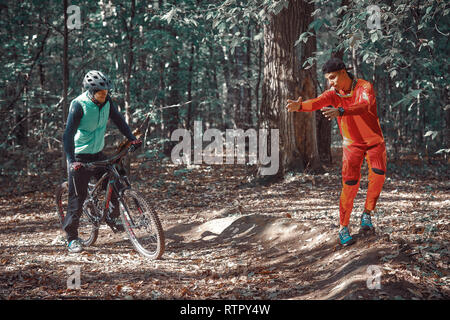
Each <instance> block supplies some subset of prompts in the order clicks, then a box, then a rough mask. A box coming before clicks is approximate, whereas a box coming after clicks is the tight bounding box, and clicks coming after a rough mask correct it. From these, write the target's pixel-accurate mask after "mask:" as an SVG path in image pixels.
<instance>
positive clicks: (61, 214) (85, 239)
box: [55, 181, 98, 247]
mask: <svg viewBox="0 0 450 320" xmlns="http://www.w3.org/2000/svg"><path fill="white" fill-rule="evenodd" d="M55 195H56V207H57V213H58V219H59V222H60V224H61V227H62V226H63V223H64V218H65V216H66V213H67V206H68V198H69V185H68V183H67V181H66V182H63V183H62V184H61V185H59V186H58V188H57V189H56V193H55ZM93 210H95V208H93V207H92V204H89V203H87V202H85V203H84V205H83V213H82V214H81V217H80V223H79V227H78V237H79V238H80V239H81V243H82V245H83V246H84V247H88V246H90V245H92V244H94V243H95V241H96V240H97V238H98V228H97V227H96V226H95V225H94V223H93V222H92V220H91V218H90V217H89V213H91V212H93ZM87 211H89V212H87Z"/></svg>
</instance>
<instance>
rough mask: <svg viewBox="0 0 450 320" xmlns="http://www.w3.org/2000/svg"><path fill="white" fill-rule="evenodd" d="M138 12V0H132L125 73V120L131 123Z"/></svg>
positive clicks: (127, 27) (125, 24)
mask: <svg viewBox="0 0 450 320" xmlns="http://www.w3.org/2000/svg"><path fill="white" fill-rule="evenodd" d="M135 13H136V0H132V1H131V12H130V25H129V26H127V22H126V20H125V21H124V26H125V29H126V30H127V36H128V54H127V55H128V59H127V60H128V63H127V71H126V75H125V121H126V122H127V123H128V124H129V123H130V118H131V95H130V89H131V88H130V86H131V83H130V82H131V73H132V72H133V63H134V54H133V48H134V44H133V40H134V39H133V22H134V16H135Z"/></svg>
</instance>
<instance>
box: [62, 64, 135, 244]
mask: <svg viewBox="0 0 450 320" xmlns="http://www.w3.org/2000/svg"><path fill="white" fill-rule="evenodd" d="M83 88H84V89H85V90H86V91H85V92H83V93H82V94H81V95H79V96H78V97H76V98H75V99H74V100H73V101H72V102H71V104H70V109H69V115H68V117H67V124H66V129H65V131H64V137H63V141H64V151H65V153H66V157H67V162H68V176H69V181H68V183H69V199H68V208H67V214H66V216H65V218H64V222H63V230H64V231H65V232H66V234H67V242H68V250H69V252H81V251H82V250H83V247H82V243H81V240H80V239H79V238H78V226H79V219H80V216H81V213H82V210H83V203H84V200H85V199H86V196H87V186H88V183H89V180H90V179H91V177H92V176H94V177H96V178H97V179H98V178H100V177H101V176H102V175H103V173H104V169H101V168H98V169H96V170H94V171H90V170H86V169H85V168H83V162H92V161H98V160H104V159H105V158H106V157H105V155H104V154H103V153H102V150H103V147H104V145H105V132H106V125H107V122H108V119H111V120H112V121H113V122H114V124H115V125H116V126H117V128H118V129H119V130H120V132H121V133H122V134H123V135H124V136H125V137H127V138H128V139H129V140H130V141H132V144H134V145H135V147H136V148H137V147H138V146H139V145H140V144H141V141H140V140H138V139H136V137H135V136H134V135H133V133H132V132H131V129H130V127H129V126H128V125H127V123H126V122H125V119H124V117H123V116H122V115H121V114H120V112H119V111H118V110H117V108H116V106H115V105H114V103H113V101H112V99H111V97H110V96H109V95H108V91H109V90H110V89H111V81H110V80H109V79H108V77H107V76H106V75H105V74H103V73H102V72H100V71H96V70H92V71H89V72H88V73H87V74H86V76H85V77H84V79H83ZM111 204H112V206H111V207H112V211H111V212H110V213H109V214H108V216H107V223H108V225H110V227H111V228H113V229H118V230H121V231H123V226H122V225H120V224H118V217H119V205H118V201H117V198H116V197H113V198H112V199H111Z"/></svg>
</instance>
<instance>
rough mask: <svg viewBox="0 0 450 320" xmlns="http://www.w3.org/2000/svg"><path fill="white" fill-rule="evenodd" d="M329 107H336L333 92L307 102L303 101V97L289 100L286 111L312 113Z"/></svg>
mask: <svg viewBox="0 0 450 320" xmlns="http://www.w3.org/2000/svg"><path fill="white" fill-rule="evenodd" d="M327 106H336V101H335V99H334V93H333V92H331V91H325V92H324V93H322V94H321V95H320V96H318V97H317V98H314V99H310V100H306V101H302V97H299V98H298V99H297V100H288V104H287V105H286V109H287V110H288V111H289V112H294V111H303V112H311V111H315V110H319V109H322V108H323V107H327Z"/></svg>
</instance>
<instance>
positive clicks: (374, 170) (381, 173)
mask: <svg viewBox="0 0 450 320" xmlns="http://www.w3.org/2000/svg"><path fill="white" fill-rule="evenodd" d="M372 171H373V172H375V173H376V174H379V175H383V174H384V171H383V170H380V169H377V168H372Z"/></svg>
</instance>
